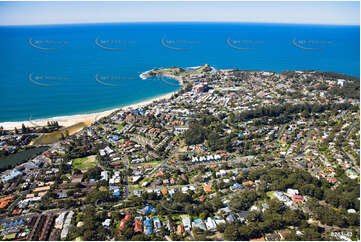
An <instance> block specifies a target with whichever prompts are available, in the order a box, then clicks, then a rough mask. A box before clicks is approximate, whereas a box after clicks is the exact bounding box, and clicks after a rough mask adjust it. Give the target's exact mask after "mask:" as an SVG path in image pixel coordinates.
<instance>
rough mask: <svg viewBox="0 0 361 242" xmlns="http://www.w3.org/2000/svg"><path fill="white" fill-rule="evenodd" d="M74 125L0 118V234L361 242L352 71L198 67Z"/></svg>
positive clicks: (159, 75)
mask: <svg viewBox="0 0 361 242" xmlns="http://www.w3.org/2000/svg"><path fill="white" fill-rule="evenodd" d="M140 78H142V79H144V81H147V79H149V78H156V79H157V80H159V81H160V82H162V83H163V84H164V85H174V86H180V89H179V90H178V91H177V92H176V93H175V94H173V95H172V96H171V97H170V98H167V99H161V100H157V101H154V102H152V103H149V104H146V105H142V106H137V107H136V108H132V107H128V108H120V109H117V110H115V111H114V112H112V113H111V114H109V115H107V116H105V117H101V118H99V119H97V120H96V121H95V122H93V123H91V124H90V125H80V126H77V127H78V129H73V128H74V127H72V128H69V127H63V126H61V125H59V123H58V122H56V121H54V122H48V123H47V125H44V126H37V125H33V126H25V125H23V126H22V128H19V129H17V128H15V129H6V128H0V169H1V174H0V180H1V182H0V187H1V190H0V233H1V234H0V236H1V238H2V240H79V241H82V240H141V241H142V240H167V241H172V240H215V241H216V240H221V241H222V240H228V241H230V240H250V241H279V240H347V241H351V240H360V189H359V188H360V184H359V183H360V169H359V167H360V80H359V78H356V77H351V76H347V75H343V74H339V73H333V72H321V71H284V72H282V73H276V72H271V71H250V70H238V69H219V70H218V69H215V68H213V67H211V66H209V65H207V64H205V65H203V66H199V67H192V68H181V67H171V68H165V69H154V70H150V71H147V72H144V73H143V74H141V76H140Z"/></svg>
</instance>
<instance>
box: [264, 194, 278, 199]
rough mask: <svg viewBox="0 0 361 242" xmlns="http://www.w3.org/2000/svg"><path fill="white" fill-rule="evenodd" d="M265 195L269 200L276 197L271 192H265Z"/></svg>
mask: <svg viewBox="0 0 361 242" xmlns="http://www.w3.org/2000/svg"><path fill="white" fill-rule="evenodd" d="M266 194H267V197H269V198H271V199H272V198H275V197H276V196H275V194H274V193H273V192H267V193H266Z"/></svg>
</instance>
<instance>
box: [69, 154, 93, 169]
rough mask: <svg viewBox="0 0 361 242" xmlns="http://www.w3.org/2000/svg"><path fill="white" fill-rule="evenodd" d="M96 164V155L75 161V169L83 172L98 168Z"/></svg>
mask: <svg viewBox="0 0 361 242" xmlns="http://www.w3.org/2000/svg"><path fill="white" fill-rule="evenodd" d="M96 164H97V162H96V155H91V156H88V157H82V158H77V159H74V160H73V169H79V170H82V171H83V170H87V169H89V168H91V167H94V166H96Z"/></svg>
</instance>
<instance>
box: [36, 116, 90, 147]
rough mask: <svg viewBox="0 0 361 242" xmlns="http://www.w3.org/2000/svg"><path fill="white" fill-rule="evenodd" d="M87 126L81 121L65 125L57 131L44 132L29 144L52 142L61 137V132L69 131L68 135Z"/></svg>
mask: <svg viewBox="0 0 361 242" xmlns="http://www.w3.org/2000/svg"><path fill="white" fill-rule="evenodd" d="M87 126H88V125H87V124H86V123H84V122H81V123H77V124H74V125H72V126H69V127H66V128H61V129H59V130H57V131H54V132H52V133H49V134H44V135H42V136H40V137H38V138H36V139H34V140H33V141H32V142H31V144H32V145H42V144H52V143H55V142H57V141H59V140H60V139H61V137H62V136H61V134H63V135H64V136H65V134H66V131H67V130H68V132H69V135H72V134H74V133H76V132H78V131H79V130H81V129H83V128H84V127H87Z"/></svg>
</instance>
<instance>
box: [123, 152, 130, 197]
mask: <svg viewBox="0 0 361 242" xmlns="http://www.w3.org/2000/svg"><path fill="white" fill-rule="evenodd" d="M123 159H124V160H125V162H124V165H125V170H124V171H125V178H124V181H123V186H124V200H126V199H128V196H129V187H128V184H129V181H128V165H129V159H128V157H127V156H123Z"/></svg>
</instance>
